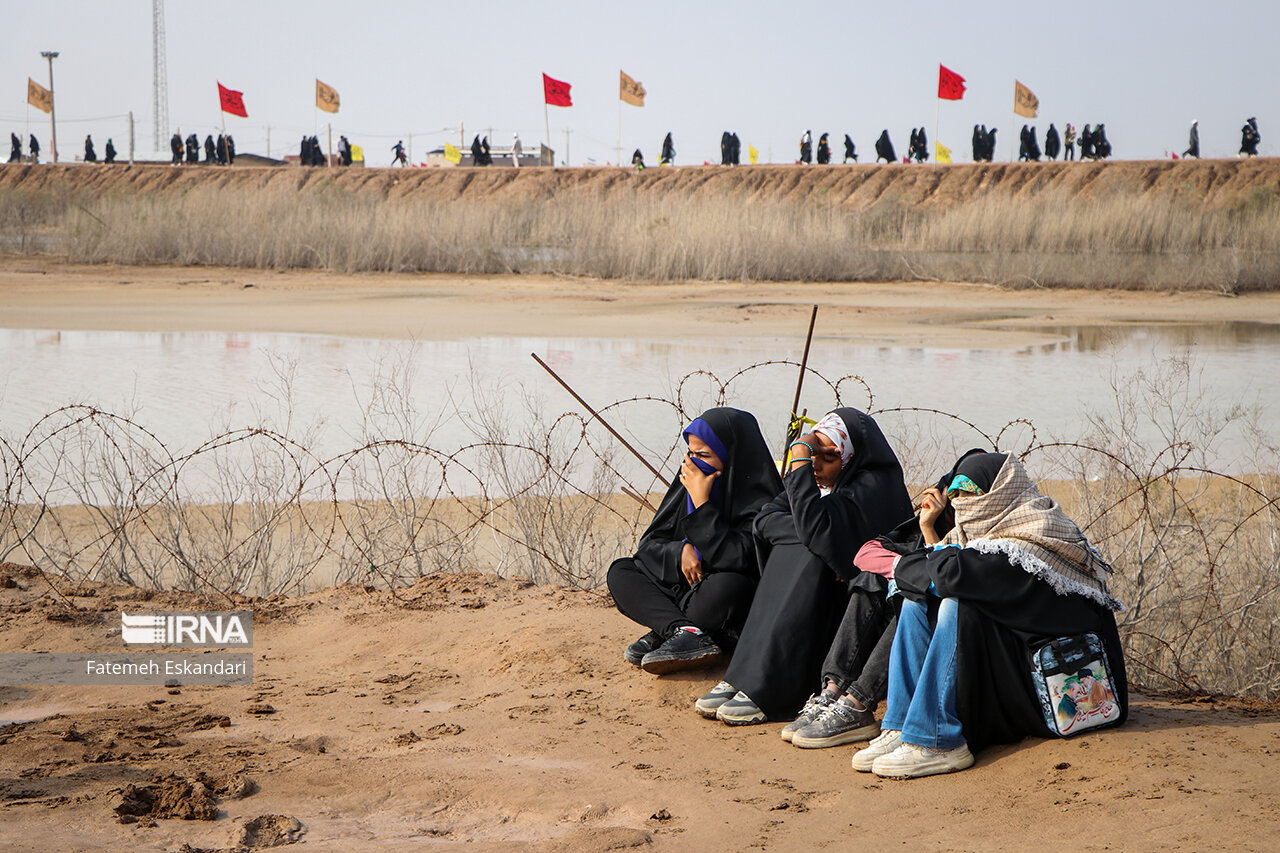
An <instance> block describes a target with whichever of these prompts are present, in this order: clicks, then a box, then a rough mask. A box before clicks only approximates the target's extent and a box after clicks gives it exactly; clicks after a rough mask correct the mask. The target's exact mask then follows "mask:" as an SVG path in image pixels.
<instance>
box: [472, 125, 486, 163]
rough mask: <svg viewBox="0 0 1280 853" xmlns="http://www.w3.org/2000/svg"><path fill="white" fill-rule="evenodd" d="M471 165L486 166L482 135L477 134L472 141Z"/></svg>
mask: <svg viewBox="0 0 1280 853" xmlns="http://www.w3.org/2000/svg"><path fill="white" fill-rule="evenodd" d="M471 165H472V166H483V165H484V149H483V148H481V147H480V134H478V133H477V134H476V135H475V136H474V137H472V139H471Z"/></svg>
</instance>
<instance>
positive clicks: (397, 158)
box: [391, 139, 475, 168]
mask: <svg viewBox="0 0 1280 853" xmlns="http://www.w3.org/2000/svg"><path fill="white" fill-rule="evenodd" d="M391 155H392V156H391V165H392V166H396V165H399V166H400V167H402V168H403V167H404V166H407V165H409V158H408V157H406V156H404V140H403V139H397V140H396V144H395V145H392V146H391ZM471 157H472V160H473V161H474V159H475V146H474V145H473V146H472V148H471Z"/></svg>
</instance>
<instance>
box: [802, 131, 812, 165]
mask: <svg viewBox="0 0 1280 853" xmlns="http://www.w3.org/2000/svg"><path fill="white" fill-rule="evenodd" d="M800 162H801V163H804V164H806V165H808V164H809V163H811V162H813V134H812V133H810V132H809V131H807V130H806V131H805V132H804V136H802V137H800Z"/></svg>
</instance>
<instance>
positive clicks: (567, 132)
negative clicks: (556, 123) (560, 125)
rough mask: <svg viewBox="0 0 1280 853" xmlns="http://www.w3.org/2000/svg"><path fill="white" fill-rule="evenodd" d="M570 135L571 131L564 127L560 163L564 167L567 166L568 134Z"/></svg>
mask: <svg viewBox="0 0 1280 853" xmlns="http://www.w3.org/2000/svg"><path fill="white" fill-rule="evenodd" d="M571 133H573V131H572V130H570V129H569V128H567V127H566V128H565V129H564V160H562V161H561V162H563V163H564V164H565V165H566V166H568V165H569V134H571Z"/></svg>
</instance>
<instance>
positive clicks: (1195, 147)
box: [1182, 121, 1200, 160]
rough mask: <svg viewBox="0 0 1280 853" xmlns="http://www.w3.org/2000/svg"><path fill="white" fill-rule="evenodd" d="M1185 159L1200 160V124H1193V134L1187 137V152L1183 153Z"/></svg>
mask: <svg viewBox="0 0 1280 853" xmlns="http://www.w3.org/2000/svg"><path fill="white" fill-rule="evenodd" d="M1182 156H1183V157H1194V158H1196V159H1197V160H1199V159H1200V122H1199V121H1193V122H1191V132H1190V133H1189V134H1188V136H1187V150H1186V151H1183V152H1182Z"/></svg>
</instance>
